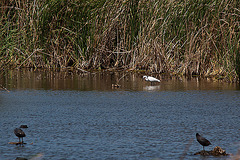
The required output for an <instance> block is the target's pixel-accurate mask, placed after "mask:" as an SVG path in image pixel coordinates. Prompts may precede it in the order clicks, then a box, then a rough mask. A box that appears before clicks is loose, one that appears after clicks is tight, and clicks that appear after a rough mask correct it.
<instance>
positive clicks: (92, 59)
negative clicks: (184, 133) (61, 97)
mask: <svg viewBox="0 0 240 160" xmlns="http://www.w3.org/2000/svg"><path fill="white" fill-rule="evenodd" d="M239 8H240V2H239V1H238V0H231V1H230V0H220V1H219V0H214V1H210V0H204V1H200V0H193V1H189V2H188V1H185V2H182V1H177V0H176V1H162V2H161V1H151V2H150V1H144V0H143V1H137V0H126V1H114V0H104V1H103V0H101V1H96V0H89V1H80V0H73V1H68V0H43V1H36V0H21V1H18V0H12V1H8V0H3V1H1V2H0V12H1V14H0V54H1V59H0V63H1V64H0V66H1V68H9V67H10V68H20V67H33V68H58V67H60V68H64V67H67V66H73V67H75V68H82V69H109V68H116V69H128V70H147V71H150V72H155V73H171V74H177V75H201V76H215V77H218V78H223V79H225V80H229V81H236V80H237V79H238V77H239V76H240V47H239V45H240V44H239V43H240V40H239V39H240V27H239V26H240V24H239V23H240V10H239Z"/></svg>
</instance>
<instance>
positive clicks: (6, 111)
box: [0, 71, 240, 160]
mask: <svg viewBox="0 0 240 160" xmlns="http://www.w3.org/2000/svg"><path fill="white" fill-rule="evenodd" d="M2 77H3V78H2V79H1V83H2V84H3V85H4V86H6V87H7V88H8V90H10V92H6V91H1V92H0V122H1V138H0V159H15V158H16V157H24V158H28V159H31V158H35V157H39V159H143V160H145V159H154V158H156V159H157V158H159V159H180V157H182V155H183V154H184V153H185V149H186V148H187V152H186V155H185V157H184V159H187V160H192V159H205V160H211V159H214V160H219V159H220V160H225V159H228V158H229V157H201V156H194V155H193V154H194V153H195V152H198V151H200V150H202V146H201V145H200V144H199V143H198V142H197V141H196V139H195V135H196V133H197V132H198V133H200V134H201V135H203V136H204V137H206V138H207V139H209V140H210V141H211V143H212V144H213V145H212V146H208V147H205V149H206V150H211V149H213V148H214V147H215V146H220V147H222V148H223V149H225V150H226V151H227V153H236V152H237V150H238V148H240V143H239V139H240V134H239V124H240V118H239V115H240V107H239V106H240V91H239V90H237V89H236V86H234V85H232V84H226V83H220V82H206V81H205V80H199V79H197V78H195V79H191V80H189V79H182V80H180V79H170V78H166V77H158V78H161V80H162V82H161V83H159V84H155V85H152V86H151V85H150V84H149V83H148V82H145V81H143V80H142V75H140V74H131V73H129V74H128V75H126V76H124V78H122V79H121V77H123V73H110V72H107V73H96V74H84V75H81V74H80V73H71V72H70V73H69V72H55V73H54V72H47V71H44V72H28V71H18V72H14V71H12V72H11V71H9V72H8V74H4V75H2ZM37 77H38V78H37ZM118 79H121V80H120V81H119V84H120V85H121V87H120V88H119V89H116V88H112V84H115V83H116V82H117V81H118ZM22 124H25V125H27V126H28V128H26V129H25V128H24V129H23V130H24V132H25V133H26V137H25V138H24V142H25V143H27V144H26V145H24V146H23V147H20V146H16V145H13V144H8V142H17V141H18V138H17V137H16V136H15V135H14V133H13V130H14V129H15V128H16V127H19V126H20V125H22Z"/></svg>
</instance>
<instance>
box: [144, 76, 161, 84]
mask: <svg viewBox="0 0 240 160" xmlns="http://www.w3.org/2000/svg"><path fill="white" fill-rule="evenodd" d="M143 78H144V79H145V81H149V82H151V84H152V83H153V82H160V80H159V79H157V78H154V77H151V76H143Z"/></svg>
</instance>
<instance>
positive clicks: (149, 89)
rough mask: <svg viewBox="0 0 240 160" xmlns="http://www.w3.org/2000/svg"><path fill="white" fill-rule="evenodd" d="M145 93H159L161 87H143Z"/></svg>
mask: <svg viewBox="0 0 240 160" xmlns="http://www.w3.org/2000/svg"><path fill="white" fill-rule="evenodd" d="M143 90H144V91H157V90H160V85H159V86H146V87H143Z"/></svg>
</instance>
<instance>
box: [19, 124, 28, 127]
mask: <svg viewBox="0 0 240 160" xmlns="http://www.w3.org/2000/svg"><path fill="white" fill-rule="evenodd" d="M20 128H28V126H27V125H25V124H24V125H21V126H20Z"/></svg>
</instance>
